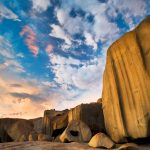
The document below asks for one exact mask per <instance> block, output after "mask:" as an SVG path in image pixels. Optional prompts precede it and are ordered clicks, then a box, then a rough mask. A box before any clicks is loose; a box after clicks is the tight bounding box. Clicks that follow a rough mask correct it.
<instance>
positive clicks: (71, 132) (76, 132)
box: [70, 130, 79, 136]
mask: <svg viewBox="0 0 150 150" xmlns="http://www.w3.org/2000/svg"><path fill="white" fill-rule="evenodd" d="M70 134H71V135H72V136H79V132H78V131H73V130H71V131H70Z"/></svg>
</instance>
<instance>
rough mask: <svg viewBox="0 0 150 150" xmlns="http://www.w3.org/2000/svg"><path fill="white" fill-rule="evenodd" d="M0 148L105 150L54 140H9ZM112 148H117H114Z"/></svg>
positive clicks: (144, 148) (149, 148) (146, 149)
mask: <svg viewBox="0 0 150 150" xmlns="http://www.w3.org/2000/svg"><path fill="white" fill-rule="evenodd" d="M0 150H106V149H100V148H91V147H89V146H88V145H87V144H79V143H56V142H10V143H1V144H0ZM114 150H117V148H116V149H114ZM140 150H150V145H147V146H146V145H145V146H140Z"/></svg>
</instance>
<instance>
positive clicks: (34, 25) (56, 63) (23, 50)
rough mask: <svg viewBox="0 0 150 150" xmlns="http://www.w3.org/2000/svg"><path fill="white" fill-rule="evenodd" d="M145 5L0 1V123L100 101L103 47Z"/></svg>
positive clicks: (104, 0) (142, 13) (130, 1)
mask: <svg viewBox="0 0 150 150" xmlns="http://www.w3.org/2000/svg"><path fill="white" fill-rule="evenodd" d="M148 14H150V1H149V0H24V1H23V0H0V118H4V117H12V118H27V119H29V118H35V117H39V116H43V112H44V110H46V109H57V110H63V109H66V108H72V107H75V106H76V105H79V104H81V103H90V102H96V101H97V99H98V98H100V97H101V93H102V80H103V71H104V68H105V61H106V53H107V49H108V47H109V46H110V45H111V44H112V43H113V42H114V41H115V40H117V39H118V38H119V37H121V36H122V35H123V34H124V33H125V32H128V31H130V30H132V29H133V28H135V27H136V26H137V24H138V23H139V22H140V21H142V19H144V18H145V17H146V16H147V15H148Z"/></svg>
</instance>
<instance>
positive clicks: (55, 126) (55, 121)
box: [42, 109, 68, 137]
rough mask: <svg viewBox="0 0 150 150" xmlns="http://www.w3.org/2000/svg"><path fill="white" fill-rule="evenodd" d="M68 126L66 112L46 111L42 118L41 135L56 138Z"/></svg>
mask: <svg viewBox="0 0 150 150" xmlns="http://www.w3.org/2000/svg"><path fill="white" fill-rule="evenodd" d="M67 125H68V110H64V111H56V110H55V109H51V110H46V111H45V112H44V117H43V123H42V128H43V133H44V134H47V135H50V136H53V137H57V136H58V135H60V134H61V133H62V132H63V131H64V130H65V128H66V127H67Z"/></svg>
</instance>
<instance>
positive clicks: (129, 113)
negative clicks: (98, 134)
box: [89, 16, 150, 143]
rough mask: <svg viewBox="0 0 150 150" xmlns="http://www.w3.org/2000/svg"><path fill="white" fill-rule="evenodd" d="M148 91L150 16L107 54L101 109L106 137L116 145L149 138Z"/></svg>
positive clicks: (149, 109) (149, 74) (149, 105)
mask: <svg viewBox="0 0 150 150" xmlns="http://www.w3.org/2000/svg"><path fill="white" fill-rule="evenodd" d="M149 91H150V16H148V17H147V18H146V19H145V20H144V21H142V23H140V25H139V26H138V27H137V28H135V29H134V30H133V31H131V32H128V33H126V34H125V35H123V36H122V37H121V38H120V39H119V40H117V41H116V42H114V43H113V44H112V45H111V46H110V48H109V49H108V52H107V61H106V67H105V71H104V76H103V94H102V105H103V112H104V118H105V127H106V130H107V133H108V134H109V135H110V136H111V138H112V139H113V140H114V141H115V142H117V143H118V142H124V141H126V138H127V139H129V138H130V139H137V138H144V137H148V136H150V92H149ZM89 112H91V111H89Z"/></svg>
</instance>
